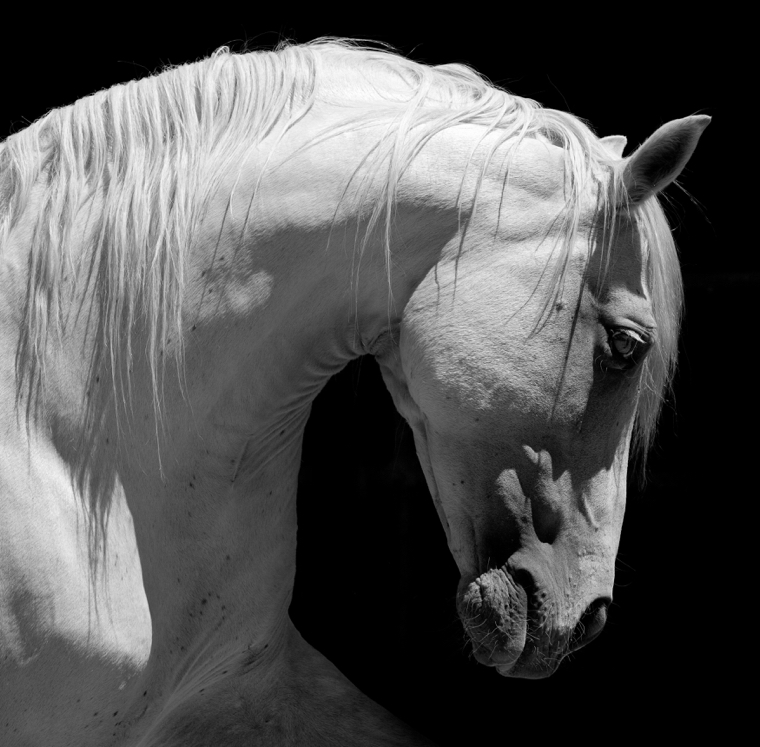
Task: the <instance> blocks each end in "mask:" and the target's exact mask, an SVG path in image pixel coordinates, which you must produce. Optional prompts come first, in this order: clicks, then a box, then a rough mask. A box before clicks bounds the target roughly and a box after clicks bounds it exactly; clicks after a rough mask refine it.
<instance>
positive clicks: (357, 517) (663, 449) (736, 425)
mask: <svg viewBox="0 0 760 747" xmlns="http://www.w3.org/2000/svg"><path fill="white" fill-rule="evenodd" d="M535 12H536V13H542V12H543V11H541V10H540V9H539V8H536V11H535ZM225 15H226V16H227V17H228V18H230V17H232V16H231V14H230V11H229V8H228V7H227V6H225ZM367 15H368V17H375V16H377V17H380V14H378V13H369V11H368V13H367ZM359 16H360V17H361V14H359ZM88 23H89V25H87V24H85V23H79V22H77V21H73V20H71V19H70V18H69V19H68V20H67V21H65V22H57V21H53V20H51V19H49V18H46V19H45V20H44V21H42V19H39V20H38V23H37V25H36V26H35V27H34V28H33V30H31V31H28V32H24V31H22V30H19V32H18V33H17V34H15V35H14V32H13V31H12V30H11V29H10V28H8V27H6V28H5V30H4V34H5V36H6V38H5V40H4V46H3V48H2V50H0V55H2V56H1V57H0V61H2V69H3V71H4V73H3V80H2V97H0V135H2V136H5V135H7V134H9V133H10V132H14V131H17V130H19V129H21V128H23V127H24V126H25V125H26V124H27V123H29V122H31V121H33V120H34V119H36V118H37V117H39V116H41V115H42V114H44V113H45V112H46V111H48V110H49V109H50V108H53V107H56V106H61V105H65V104H68V103H71V102H72V101H74V100H75V99H77V98H79V97H81V96H84V95H86V94H89V93H92V92H94V91H95V90H98V89H100V88H105V87H108V86H110V85H113V84H115V83H118V82H123V81H126V80H129V79H132V78H136V77H142V76H144V75H146V74H148V73H150V72H153V71H155V70H157V69H158V68H160V67H161V66H162V65H164V64H168V63H172V64H179V63H183V62H188V61H192V60H195V59H198V58H199V57H203V56H205V55H207V54H209V53H211V52H212V51H213V50H214V49H215V48H216V47H218V46H221V45H222V44H230V45H231V46H232V47H233V49H235V50H241V49H243V48H244V46H245V43H246V41H247V44H248V47H250V48H256V47H271V46H273V45H274V44H276V43H277V42H278V41H279V40H280V39H281V38H283V37H289V38H292V39H294V40H296V41H299V42H304V41H308V40H310V39H312V38H314V37H317V36H320V35H326V34H331V35H337V36H350V37H354V38H369V39H378V40H382V41H386V42H389V43H391V44H393V45H394V46H396V47H397V48H398V49H399V51H401V52H403V53H405V54H407V55H409V56H411V57H412V58H413V59H416V60H418V61H421V62H427V63H432V64H436V63H444V62H454V61H457V62H466V63H469V64H470V65H472V66H473V67H475V68H476V69H477V70H479V71H480V72H481V73H483V74H484V75H486V76H487V77H489V78H490V79H491V80H492V81H493V82H495V83H497V84H499V85H502V86H504V87H506V88H508V89H509V90H511V91H512V92H514V93H516V94H519V95H522V96H527V97H531V98H535V99H536V100H538V101H540V102H541V103H543V104H544V105H546V106H549V107H553V108H559V109H564V110H567V111H571V112H572V113H574V114H577V115H578V116H581V117H583V118H585V119H587V120H588V121H589V122H591V124H592V125H593V126H594V128H595V130H596V132H597V134H599V135H610V134H623V135H626V136H627V137H628V142H629V150H628V151H627V152H630V148H631V147H632V146H635V145H637V144H639V143H641V142H642V141H643V140H644V139H645V138H646V137H647V136H648V135H649V134H651V132H652V131H653V130H654V129H655V128H656V127H658V126H659V125H660V124H663V123H664V122H666V121H668V120H670V119H674V118H678V117H682V116H685V115H688V114H693V113H706V114H710V115H712V116H713V117H714V121H713V123H712V125H711V126H710V127H709V128H708V129H707V131H706V132H705V134H704V136H703V138H702V141H701V142H700V145H699V148H698V149H697V152H696V154H695V156H694V158H693V159H692V161H691V162H690V163H689V165H688V167H687V168H686V170H685V171H684V173H683V175H682V177H681V179H680V182H681V184H682V185H683V186H684V187H685V188H686V190H688V192H689V193H690V194H691V195H692V196H693V199H690V198H689V197H688V196H687V195H686V194H685V193H684V192H682V191H681V190H679V189H678V188H677V187H671V188H670V189H669V190H668V194H669V196H670V198H671V205H670V207H669V208H668V212H669V216H670V218H671V222H672V224H673V225H674V230H675V237H676V240H677V243H678V245H679V248H680V250H681V257H682V266H683V272H684V277H685V285H686V317H685V323H684V331H683V337H682V345H681V356H680V368H679V372H678V375H677V378H676V382H675V399H674V400H671V402H669V404H668V406H667V407H666V408H665V411H664V413H663V418H662V421H661V428H660V436H659V439H658V442H657V445H656V447H655V450H654V452H653V454H652V455H651V458H650V462H649V472H648V483H647V485H646V488H645V489H644V490H640V489H639V488H638V487H637V486H636V485H635V484H631V486H630V496H629V507H628V511H627V516H626V523H625V527H624V530H623V537H622V543H621V548H620V554H619V559H618V576H617V585H616V589H615V603H614V605H613V607H612V609H611V613H610V616H609V622H608V625H607V628H606V630H605V632H604V634H603V635H602V636H601V637H600V638H599V639H598V640H597V641H595V642H594V643H593V644H592V645H591V646H589V647H588V648H586V649H584V650H583V651H582V652H580V653H578V654H576V655H574V656H573V657H572V658H571V659H570V660H568V661H566V662H565V663H564V664H563V665H562V667H561V668H560V670H559V671H558V673H557V674H556V675H554V676H553V677H552V678H550V679H548V680H544V681H539V682H527V681H519V680H508V679H504V678H501V677H499V676H498V675H497V674H496V673H495V671H493V670H489V669H486V668H484V667H482V666H480V665H478V664H476V663H475V662H474V660H472V659H471V657H470V655H469V650H468V647H467V646H466V644H465V641H464V637H463V634H462V631H461V626H460V624H459V622H458V621H457V618H456V614H455V609H454V593H455V590H456V586H457V580H458V574H457V571H456V567H455V565H454V562H453V560H452V559H451V557H450V555H449V553H448V550H447V547H446V543H445V539H444V533H443V530H442V529H441V527H440V526H439V522H438V518H437V515H436V513H435V510H434V508H433V505H432V502H431V500H430V498H429V495H428V493H427V488H426V486H425V482H424V479H423V477H422V474H421V472H420V469H419V467H418V465H417V461H416V457H415V455H414V447H413V443H412V437H411V433H410V431H409V430H408V429H407V428H406V426H405V425H404V424H403V421H402V420H401V419H400V417H399V416H398V415H397V414H396V412H395V410H394V409H393V406H392V403H391V400H390V397H389V396H388V394H387V393H386V391H385V389H384V387H383V385H382V382H381V380H380V377H379V373H378V371H377V367H376V365H375V363H374V361H372V360H371V359H362V360H360V361H357V362H355V363H354V364H352V365H350V366H349V367H348V368H347V369H346V370H344V371H343V372H342V373H341V374H340V375H339V376H337V377H335V378H334V379H333V380H332V381H331V382H330V383H329V384H328V385H327V387H326V388H325V390H324V392H323V393H322V394H321V395H320V396H319V397H318V399H317V401H316V402H315V404H314V408H313V414H312V418H311V420H310V422H309V424H308V427H307V431H306V437H305V444H304V456H303V464H302V470H301V479H300V492H299V551H298V577H297V582H296V589H295V598H294V603H293V607H292V610H291V612H292V616H293V618H294V620H295V621H296V624H297V625H298V627H299V628H300V629H301V631H302V632H303V634H304V635H305V637H306V638H307V640H309V641H310V642H311V643H313V644H314V645H315V646H317V647H318V648H319V649H320V650H321V651H323V652H324V653H325V654H326V655H327V656H328V657H329V658H330V659H331V660H332V661H333V662H335V663H336V664H337V665H338V667H339V668H340V669H341V670H342V671H343V672H344V673H345V674H346V675H348V676H349V677H350V678H351V679H352V680H353V681H354V682H355V683H356V684H357V685H358V686H359V687H360V688H361V689H362V690H363V691H365V692H366V693H367V694H369V695H370V696H371V697H373V698H374V699H375V700H377V701H379V702H380V703H382V704H383V705H385V706H386V707H387V708H388V709H390V710H391V711H392V712H394V713H396V714H398V715H399V716H401V717H402V718H404V719H405V720H407V721H408V722H410V723H411V724H413V725H414V726H416V727H417V728H418V729H419V730H420V731H421V732H423V733H425V734H427V735H429V736H430V737H432V738H433V739H435V740H437V741H438V742H440V744H441V745H469V744H479V743H482V742H483V741H484V740H485V741H490V742H493V740H494V739H495V740H496V743H497V744H501V743H505V744H506V743H507V742H508V741H511V740H513V739H524V738H540V739H546V738H549V737H551V736H554V735H561V734H564V733H566V732H567V733H572V734H574V735H575V736H577V737H579V738H591V739H596V738H598V737H600V736H601V737H605V736H608V735H609V734H610V733H611V731H610V730H612V729H614V728H619V727H620V726H621V725H624V727H625V728H624V731H623V732H622V733H623V735H624V736H627V737H632V738H635V737H641V738H645V737H648V736H649V735H651V734H652V733H653V732H655V731H656V733H657V735H658V736H659V737H661V738H662V737H665V738H669V737H670V738H677V737H688V736H690V735H693V734H701V735H703V736H705V735H706V734H707V731H706V730H710V731H712V730H713V729H715V730H719V731H720V732H723V734H724V736H727V734H726V731H727V730H729V729H731V728H732V726H731V725H732V723H733V724H735V721H734V717H733V715H731V713H730V711H731V710H732V707H738V705H739V704H738V702H737V701H735V699H734V695H733V694H732V688H733V686H734V685H733V683H734V675H735V674H736V673H737V672H741V671H743V669H744V668H745V667H746V663H747V661H748V658H747V657H748V655H749V653H748V652H749V650H750V649H751V648H752V644H751V640H752V634H753V633H754V630H753V626H752V624H751V623H750V622H748V621H747V619H746V618H747V612H748V610H747V608H746V607H745V604H746V602H745V595H746V591H745V590H744V588H743V587H742V586H741V584H740V582H739V580H738V579H739V578H740V576H741V572H742V562H743V561H742V558H743V555H744V552H745V550H746V548H747V547H748V546H750V545H751V544H752V542H753V539H754V536H753V526H754V522H753V521H751V520H750V517H749V514H748V509H749V504H750V503H751V495H750V491H749V490H748V489H746V488H745V487H744V484H745V480H743V479H742V475H743V474H746V475H747V477H748V478H750V477H751V476H752V472H753V469H752V463H751V462H750V461H748V460H747V458H746V457H744V456H743V454H744V453H745V452H744V448H746V439H747V438H749V437H750V435H751V430H750V429H749V428H746V427H744V423H745V422H751V421H752V416H751V414H750V409H751V408H752V407H753V406H754V403H753V394H754V392H753V390H751V389H750V376H751V375H752V371H753V366H754V365H755V364H754V358H755V357H756V355H755V353H754V342H755V339H756V338H757V334H756V332H755V328H754V327H755V324H756V322H755V318H756V314H753V311H754V309H753V308H751V307H750V304H751V301H752V299H756V298H757V295H758V290H760V287H759V282H758V281H759V279H760V275H759V274H758V272H757V270H758V266H757V250H756V242H755V243H754V244H752V245H751V244H750V243H749V241H748V240H746V239H744V238H743V227H742V225H743V223H742V221H741V220H737V211H738V208H737V203H736V200H737V193H738V192H739V193H740V192H741V189H740V187H739V185H738V184H737V181H736V179H741V177H740V176H739V175H738V171H740V170H742V169H743V167H745V165H746V167H748V165H749V164H748V163H746V164H745V162H744V161H742V158H745V157H744V156H743V155H742V154H744V153H751V146H750V142H749V140H750V139H751V138H746V140H747V141H746V142H745V138H744V137H742V136H741V135H740V134H739V132H741V130H742V128H741V127H739V126H738V125H737V122H736V119H735V117H734V116H733V115H729V111H732V112H733V107H732V108H731V109H730V110H729V106H728V102H729V101H730V100H731V99H732V94H731V92H730V90H729V88H730V86H731V85H732V83H733V82H735V81H734V73H733V72H732V71H729V70H728V69H727V68H716V67H715V65H714V64H712V63H710V64H703V65H702V66H701V67H699V66H695V65H694V60H693V59H692V60H690V61H689V62H688V64H687V63H686V62H685V60H686V59H687V57H686V56H685V55H684V54H682V53H678V54H676V53H674V54H672V55H671V58H670V59H666V58H664V57H663V56H662V55H661V54H660V53H658V55H657V59H656V60H655V62H656V66H654V67H653V68H652V69H651V70H650V69H641V68H642V67H643V65H642V59H645V58H646V57H647V55H646V54H641V53H640V50H641V48H640V47H639V46H638V42H634V41H630V40H628V39H626V38H625V37H624V36H620V35H619V34H617V33H615V34H612V33H608V32H607V31H605V32H604V34H603V35H602V36H599V33H601V32H599V33H597V32H595V33H590V32H586V33H587V34H588V36H587V38H586V39H584V40H583V41H584V42H588V41H593V42H594V44H592V45H591V47H592V48H591V50H590V54H589V49H588V47H589V45H588V44H586V43H583V44H580V43H570V42H567V41H565V42H564V46H562V45H561V44H560V45H559V46H557V45H552V44H549V43H548V42H547V40H546V39H545V38H544V37H543V36H542V35H541V34H539V35H536V32H535V30H534V28H533V27H532V26H531V25H528V26H525V27H522V28H521V27H520V25H519V23H517V22H514V21H513V22H512V23H511V24H503V25H499V26H498V27H497V26H496V24H495V25H494V28H492V29H489V28H488V27H487V25H484V24H483V23H482V22H481V23H480V24H478V25H477V26H474V25H470V26H468V22H467V21H466V20H461V19H449V20H448V21H446V20H441V19H437V20H435V21H433V22H426V23H410V22H408V20H405V21H404V22H401V21H399V22H394V20H393V18H392V17H390V18H389V17H383V19H382V20H376V21H361V20H350V19H346V18H344V19H342V20H340V21H337V20H336V21H335V22H332V21H329V20H326V19H323V20H322V21H320V22H318V23H314V22H309V23H306V22H302V21H299V20H298V19H295V20H294V19H290V20H288V17H287V16H286V15H285V14H283V15H282V16H278V15H277V14H275V13H272V12H270V13H269V15H268V17H266V18H264V17H262V16H261V14H260V13H259V12H249V11H247V10H246V11H239V12H238V13H237V15H236V16H235V17H234V18H233V19H232V20H213V19H208V18H205V17H204V18H198V19H197V20H192V19H188V18H187V17H182V18H178V19H174V20H172V21H171V22H169V21H166V22H160V21H156V19H155V18H153V17H152V16H148V17H146V18H145V19H139V18H136V17H135V16H134V14H132V15H130V16H129V22H127V21H125V20H124V19H122V20H119V21H116V20H111V21H109V22H108V23H105V22H99V21H96V20H93V19H88ZM93 24H95V25H94V26H93ZM562 25H563V22H562V20H555V22H554V27H555V31H559V32H560V33H559V37H562V33H561V32H562ZM568 34H570V30H569V29H568ZM589 37H590V38H589ZM571 38H572V37H571ZM600 40H603V43H602V41H600ZM693 42H694V44H695V45H697V44H698V41H697V40H696V38H694V39H693ZM547 47H548V48H551V49H553V51H552V52H547V51H546V49H547ZM581 54H582V56H581ZM634 68H635V69H634ZM745 160H747V159H745ZM732 169H736V171H735V172H734V173H733V174H732V173H731V172H732ZM750 218H751V216H750ZM754 378H755V377H754V376H753V381H754ZM750 617H751V616H750Z"/></svg>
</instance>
